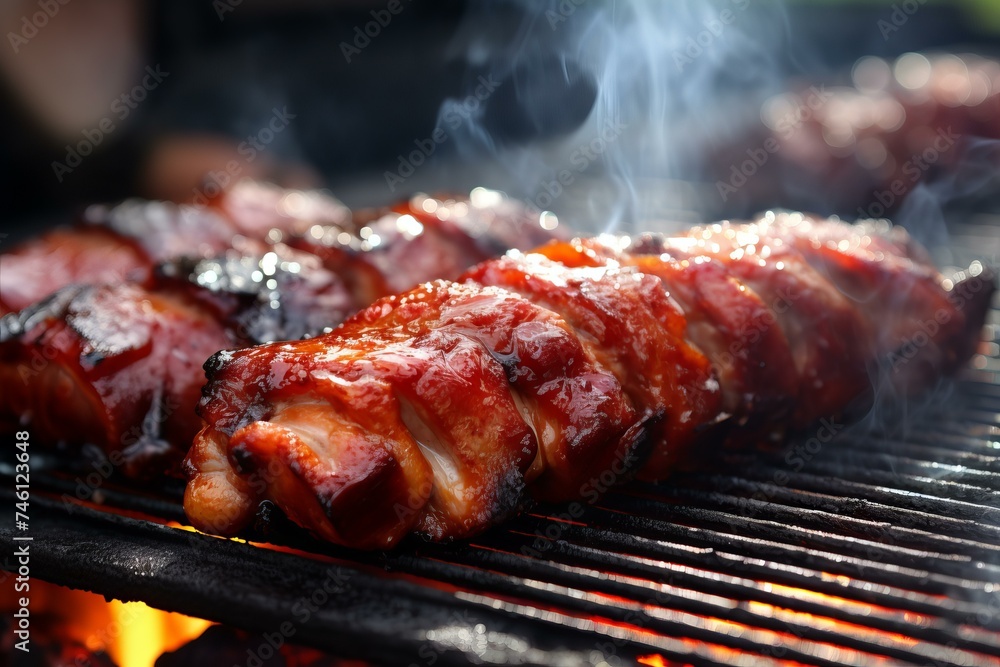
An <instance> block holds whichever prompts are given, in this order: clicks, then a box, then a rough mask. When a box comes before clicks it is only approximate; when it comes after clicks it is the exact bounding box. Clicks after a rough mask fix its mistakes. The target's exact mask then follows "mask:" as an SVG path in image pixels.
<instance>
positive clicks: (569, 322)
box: [186, 214, 993, 548]
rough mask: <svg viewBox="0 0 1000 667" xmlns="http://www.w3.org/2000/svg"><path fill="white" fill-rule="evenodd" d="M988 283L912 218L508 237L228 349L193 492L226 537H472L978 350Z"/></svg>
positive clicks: (192, 466)
mask: <svg viewBox="0 0 1000 667" xmlns="http://www.w3.org/2000/svg"><path fill="white" fill-rule="evenodd" d="M963 290H964V291H970V294H969V295H966V296H960V294H961V293H962V292H963ZM992 291H993V284H992V277H990V276H987V275H986V274H980V275H979V276H975V277H969V278H967V279H966V280H964V281H961V282H959V283H957V284H955V285H953V286H951V288H950V289H949V288H948V283H946V282H945V281H944V279H943V278H942V276H941V275H940V274H938V273H937V271H936V270H935V269H934V268H933V266H932V265H931V264H930V262H929V260H928V259H927V256H926V253H925V252H924V251H923V250H922V249H920V248H919V247H918V246H916V245H915V244H914V243H912V242H911V241H910V240H909V239H908V238H906V237H905V234H902V233H901V232H900V231H898V230H892V231H890V230H888V229H882V228H878V227H876V226H861V225H859V226H850V225H845V224H843V223H839V222H833V221H819V220H813V219H810V218H807V217H805V216H802V215H799V214H789V215H782V216H774V215H769V216H767V217H765V218H763V219H761V220H759V221H758V222H756V223H753V224H748V225H732V224H728V223H726V224H719V225H713V226H710V227H705V228H697V229H694V230H691V231H690V232H689V233H688V234H686V235H684V236H679V237H674V238H666V237H651V236H650V237H640V238H637V239H623V238H606V237H602V238H600V239H590V240H587V239H584V240H576V241H572V242H559V243H551V244H549V245H546V246H543V247H542V248H540V249H538V250H537V251H535V252H534V253H530V254H522V253H518V252H511V253H508V255H507V256H506V257H503V258H500V259H495V260H490V261H486V262H484V263H482V264H480V265H478V266H476V267H474V268H472V269H471V270H469V271H468V272H467V273H466V274H465V275H464V276H463V277H462V278H461V279H460V281H459V282H455V283H452V282H445V281H439V282H435V283H428V284H425V285H422V286H420V287H418V288H417V289H415V290H412V291H410V292H407V293H405V294H403V295H401V296H393V297H388V298H386V299H382V300H380V301H378V302H376V303H375V304H374V305H372V306H371V307H369V308H367V309H366V310H364V311H362V312H361V313H359V314H358V315H356V316H355V317H353V318H352V319H350V320H349V321H348V322H346V323H345V324H344V325H343V326H342V327H341V328H339V329H338V330H336V331H334V332H333V333H331V334H328V335H326V336H322V337H319V338H316V339H313V340H309V341H301V342H297V343H285V344H275V345H267V346H261V347H257V348H252V349H248V350H242V351H238V352H233V353H223V354H219V355H216V356H215V357H213V359H211V360H210V361H209V363H208V364H207V365H206V370H207V372H208V377H209V383H208V385H207V386H206V388H205V393H204V397H203V399H202V402H201V405H200V410H201V414H202V416H203V417H204V418H205V421H206V423H207V426H206V427H205V429H204V430H203V431H202V432H201V434H200V435H199V436H198V438H196V440H195V443H194V446H193V449H192V453H191V455H190V456H189V458H188V472H189V474H190V475H191V484H192V487H190V488H194V489H197V490H198V491H197V493H190V494H189V498H188V499H187V502H186V507H187V509H188V513H189V516H190V517H191V519H192V522H193V523H194V525H195V526H196V527H199V528H201V529H203V530H210V531H215V532H221V533H222V534H234V533H236V532H238V531H239V530H240V529H241V528H242V527H243V526H244V525H245V523H246V522H247V521H249V519H250V516H249V514H248V513H247V510H246V508H247V507H249V506H251V505H253V504H254V503H256V502H259V501H260V500H264V499H269V500H272V501H274V502H276V503H277V504H278V505H279V506H281V507H282V508H284V509H285V510H286V512H288V514H289V515H290V516H291V517H292V519H293V520H295V521H296V522H297V523H299V524H300V525H302V526H303V527H305V528H307V529H308V530H311V531H312V532H314V533H315V534H317V535H319V536H320V537H322V538H324V539H328V540H331V541H334V542H338V543H342V544H347V545H350V546H357V547H364V548H372V547H380V548H385V547H389V546H392V545H394V544H396V543H398V541H399V540H400V539H401V538H402V537H403V536H404V535H405V534H407V533H408V532H418V533H423V534H425V535H428V536H430V537H431V538H433V539H438V540H440V539H449V538H456V537H466V536H469V535H472V534H475V533H476V532H478V531H481V530H483V529H485V528H487V527H488V526H490V525H492V524H494V523H496V522H497V521H499V520H501V519H502V518H503V517H504V516H506V515H507V514H509V513H510V512H511V511H513V510H515V509H516V508H517V506H518V504H519V502H520V501H521V499H522V498H523V497H525V496H526V495H527V494H533V495H535V496H537V497H541V498H546V499H550V500H564V499H570V498H576V497H581V496H584V497H590V496H591V495H592V493H593V489H592V488H591V484H590V482H589V481H588V480H592V479H593V478H594V477H595V476H600V475H601V473H606V472H607V471H611V472H612V473H614V478H615V480H619V481H620V480H621V479H624V478H627V477H628V475H630V474H632V473H633V472H635V471H636V470H638V469H639V468H640V467H642V464H643V463H644V464H645V467H644V468H643V469H642V471H641V474H642V475H644V476H645V477H647V478H650V479H659V478H662V477H665V476H667V475H668V474H670V473H671V472H672V471H674V470H675V469H676V468H677V465H678V463H679V462H680V461H681V460H682V459H683V458H684V457H685V456H686V455H688V454H689V453H690V452H691V450H692V449H694V448H696V447H701V446H704V445H710V444H712V441H719V440H723V439H727V440H729V441H731V442H746V441H748V440H750V439H751V438H760V437H761V436H771V435H781V434H783V433H784V432H785V431H786V430H788V429H794V428H799V427H802V426H804V425H806V424H809V423H810V422H812V421H814V420H816V419H819V418H822V417H833V416H836V415H838V414H840V413H841V412H842V411H843V410H844V409H845V408H846V407H847V406H848V404H849V403H851V402H852V401H854V400H855V399H856V398H857V397H858V396H859V395H860V396H864V395H866V394H870V393H871V389H872V386H873V383H874V382H877V381H878V379H879V378H880V377H884V376H890V377H888V381H890V382H892V383H894V384H896V385H897V386H899V387H905V388H906V389H907V390H914V389H918V388H919V386H918V385H920V384H921V383H925V382H926V381H927V380H928V379H929V378H932V377H937V376H939V375H940V374H941V373H944V372H948V371H949V370H953V369H954V368H955V367H956V366H957V365H958V364H959V363H961V362H962V361H964V359H965V358H967V357H968V355H969V354H970V353H971V351H972V345H973V344H974V341H975V340H976V339H977V338H978V332H979V328H980V327H981V326H982V322H983V317H984V313H985V308H986V306H985V304H986V303H988V302H989V297H990V294H991V293H992ZM928 321H936V322H937V324H936V325H935V326H932V327H929V328H928V327H926V326H924V325H925V324H926V323H927V322H928ZM921 327H923V328H921ZM918 331H922V332H924V333H923V335H924V338H925V340H923V342H922V343H921V345H920V346H918V347H917V348H916V349H915V351H914V352H913V353H912V354H911V355H910V357H909V358H908V359H907V364H906V365H908V366H909V367H908V368H894V367H893V354H895V353H896V352H897V351H898V350H899V349H900V348H901V347H903V346H906V345H907V344H908V342H910V341H911V340H912V338H913V336H914V335H915V334H916V333H917V332H918ZM918 369H919V370H918ZM726 428H728V433H726V431H725V429H726ZM227 438H228V442H227V440H226V439H227ZM269 470H270V472H268V471H269ZM208 475H212V476H213V477H212V479H213V480H219V479H225V480H226V484H227V485H228V486H225V485H224V486H223V488H222V489H221V490H220V491H219V492H218V493H216V491H215V490H214V489H213V487H212V485H210V484H208V483H207V482H206V476H208ZM248 479H254V480H255V481H258V482H260V483H259V485H258V489H257V490H254V491H253V492H252V493H250V492H247V491H246V490H245V489H242V488H239V487H240V485H241V484H245V481H246V480H248ZM602 479H603V477H602ZM231 498H238V499H239V502H238V503H237V506H238V509H239V510H240V511H238V512H233V511H227V510H228V509H229V505H230V504H231V502H232V501H231V500H230V499H231ZM241 512H242V514H241ZM217 515H218V516H232V515H239V516H241V517H242V519H241V520H238V521H231V522H228V523H227V525H226V526H225V527H224V528H222V529H220V528H219V527H217V526H213V525H212V523H211V521H209V520H207V519H206V517H212V516H217ZM393 515H395V521H393Z"/></svg>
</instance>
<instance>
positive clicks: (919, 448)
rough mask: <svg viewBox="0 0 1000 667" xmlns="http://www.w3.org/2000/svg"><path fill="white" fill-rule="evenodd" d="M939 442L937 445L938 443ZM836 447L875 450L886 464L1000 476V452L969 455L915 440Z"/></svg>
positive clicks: (856, 441) (848, 441) (866, 439)
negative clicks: (904, 463)
mask: <svg viewBox="0 0 1000 667" xmlns="http://www.w3.org/2000/svg"><path fill="white" fill-rule="evenodd" d="M935 442H937V441H935ZM837 447H839V448H841V449H851V450H859V451H864V452H871V451H872V450H875V449H876V448H877V449H878V450H879V451H880V452H885V454H886V455H888V456H889V457H891V458H886V459H885V460H896V459H899V458H911V459H914V460H917V461H920V462H921V463H938V464H945V465H949V466H962V467H963V468H967V469H970V470H977V471H981V472H986V473H992V474H994V475H998V476H1000V450H995V452H996V453H994V454H989V453H981V452H972V451H968V449H967V448H961V449H960V448H954V449H952V448H947V447H937V446H933V445H922V444H918V443H916V442H914V441H912V440H910V441H908V440H906V439H902V438H893V439H888V440H881V441H880V440H878V439H876V438H873V437H871V436H853V437H850V438H842V439H840V440H837Z"/></svg>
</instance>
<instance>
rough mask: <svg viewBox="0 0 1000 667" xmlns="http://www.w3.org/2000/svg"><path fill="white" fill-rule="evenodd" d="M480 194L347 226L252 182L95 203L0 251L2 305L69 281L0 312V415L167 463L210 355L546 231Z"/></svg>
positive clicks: (312, 329) (179, 445) (130, 459)
mask: <svg viewBox="0 0 1000 667" xmlns="http://www.w3.org/2000/svg"><path fill="white" fill-rule="evenodd" d="M483 192H487V193H488V191H483ZM474 194H475V193H474ZM488 195H489V196H488V197H487V201H483V200H482V194H481V193H480V197H479V201H478V203H477V202H476V201H475V198H473V199H472V200H468V201H467V202H462V201H455V200H438V199H431V198H429V197H417V198H414V199H412V200H410V202H408V203H406V204H404V205H401V206H400V207H398V208H399V209H400V210H399V211H390V210H386V211H381V212H379V213H378V214H377V215H373V216H368V217H367V218H366V217H365V215H361V216H357V219H356V220H354V221H353V222H350V224H354V223H355V222H357V223H359V224H361V225H362V226H361V227H360V228H358V235H354V234H352V233H350V232H348V231H346V229H347V226H348V224H349V223H348V222H347V221H345V220H344V219H341V218H338V215H337V214H338V211H340V208H338V207H337V206H335V205H333V204H332V203H331V201H332V200H329V199H327V198H324V197H320V196H318V195H312V194H309V193H300V192H287V191H283V190H279V189H276V188H271V187H265V186H258V185H256V184H251V186H247V187H243V186H240V187H238V188H237V189H236V190H235V191H234V192H233V193H230V194H227V195H226V196H224V197H223V198H222V199H221V201H219V202H216V203H215V207H214V208H208V207H191V206H178V205H174V204H162V203H158V202H145V203H141V202H126V203H125V204H122V205H119V206H117V207H114V208H112V209H107V210H104V209H99V208H93V209H91V212H90V215H91V216H92V217H93V218H94V219H99V220H104V221H105V224H97V223H94V224H89V225H82V226H79V227H76V228H70V229H66V230H58V231H55V232H51V233H49V234H47V235H45V236H43V237H41V238H39V239H35V240H33V241H29V242H27V243H25V244H24V245H22V246H21V247H20V248H18V249H16V250H14V251H13V252H12V253H10V254H5V255H3V256H2V261H3V272H4V288H5V290H6V288H7V286H8V285H13V287H12V288H11V289H10V290H7V291H5V292H4V294H6V295H13V296H11V298H10V299H9V300H8V301H9V302H10V303H20V302H21V301H23V300H27V299H31V298H36V297H40V296H42V295H46V294H48V293H49V290H50V289H52V288H54V287H55V288H58V287H60V286H62V285H64V284H66V283H72V284H70V285H69V286H66V287H63V289H62V290H61V291H58V292H56V293H55V295H53V296H52V297H50V298H48V299H45V300H43V301H41V302H39V303H37V304H36V305H34V306H31V307H28V308H25V309H24V310H21V312H20V313H10V314H7V315H6V316H4V317H3V318H2V319H0V379H2V380H3V381H4V382H6V383H7V384H6V386H7V387H8V388H10V391H8V392H5V393H4V395H3V397H2V398H0V423H3V424H14V423H21V424H25V425H31V426H32V428H34V429H36V430H35V431H34V433H35V438H36V439H37V440H39V441H42V442H44V441H52V442H70V443H81V442H90V443H92V444H96V445H99V446H101V447H103V448H104V449H105V451H107V452H108V453H109V454H111V453H113V454H116V455H118V456H120V460H121V462H122V469H123V470H124V471H125V472H126V473H127V474H129V475H133V476H136V475H142V476H145V475H155V474H159V473H162V472H164V471H170V470H172V469H175V468H176V464H177V462H178V461H179V460H180V458H181V457H182V456H183V454H184V452H185V451H186V450H187V447H188V446H189V444H190V442H191V440H192V439H193V437H194V435H195V433H196V432H197V430H198V427H199V425H200V422H199V420H198V417H197V415H196V413H195V405H196V403H197V399H198V389H199V388H200V387H201V385H202V384H203V383H204V374H203V372H202V370H201V365H202V363H203V362H204V360H205V359H206V358H208V357H209V356H211V355H212V354H213V353H215V352H217V351H219V350H221V349H232V348H239V347H245V346H247V345H253V344H259V343H264V342H268V341H273V340H294V339H298V338H302V337H306V336H315V335H318V334H320V333H322V332H323V331H328V330H330V329H332V328H333V327H335V326H336V325H338V324H339V323H340V322H342V321H343V320H344V318H345V317H346V316H347V315H349V314H351V313H353V312H355V311H357V310H358V308H360V307H364V306H366V305H368V304H369V303H371V302H372V301H373V300H374V299H375V298H377V297H379V296H382V295H384V294H386V293H388V291H389V289H390V287H389V286H390V285H395V286H403V287H410V286H412V285H415V284H417V283H419V282H422V281H425V280H429V279H433V278H436V277H452V278H454V277H457V276H458V275H459V274H460V273H461V272H462V271H463V270H464V269H466V268H467V267H469V266H471V265H473V264H475V263H476V262H479V261H481V260H482V259H484V258H486V257H488V256H489V254H488V253H489V251H488V249H487V248H488V245H487V243H488V242H490V241H492V242H502V237H500V236H498V235H497V234H496V228H505V229H506V228H513V229H517V228H518V226H519V225H520V226H521V234H522V237H523V239H525V240H530V241H532V242H534V241H537V240H538V239H539V237H551V231H550V230H545V229H543V228H542V227H540V226H539V217H538V216H537V215H535V216H533V218H532V216H530V214H529V213H528V212H527V210H526V209H524V208H523V207H521V206H519V205H516V204H512V203H510V202H509V200H506V198H503V197H502V196H500V195H499V193H488ZM415 207H416V208H415ZM216 210H218V211H221V212H222V213H224V215H219V214H217V212H215V211H216ZM345 210H346V209H345ZM418 210H419V211H420V213H419V215H420V216H421V219H423V220H424V222H418V220H417V218H416V217H415V216H416V215H417V211H418ZM366 219H367V220H368V222H367V223H364V222H362V221H363V220H366ZM532 221H533V224H534V226H535V227H537V231H536V232H534V233H532V232H531V231H530V229H526V228H525V227H530V226H531V224H532ZM334 222H338V223H341V225H342V226H333V225H334ZM272 223H273V224H274V225H275V226H272V227H268V225H269V224H272ZM491 223H495V224H491ZM282 239H285V240H288V241H289V243H292V244H295V245H296V246H297V247H299V248H302V249H303V250H296V249H294V248H292V247H290V246H289V245H288V244H286V243H283V242H282ZM324 239H327V240H329V239H332V243H333V244H334V245H330V246H327V245H324V244H323V240H324ZM498 239H500V240H499V241H498ZM230 246H232V247H230ZM308 250H313V251H315V254H314V253H313V252H307V251H308ZM166 258H170V259H166ZM119 260H120V261H119ZM154 260H158V261H154ZM46 270H47V271H48V273H47V274H46V273H45V272H46ZM8 278H10V279H9V280H8ZM123 278H128V279H129V281H128V282H127V283H123V282H122V280H123ZM18 286H20V287H18ZM29 293H30V294H29Z"/></svg>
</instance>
